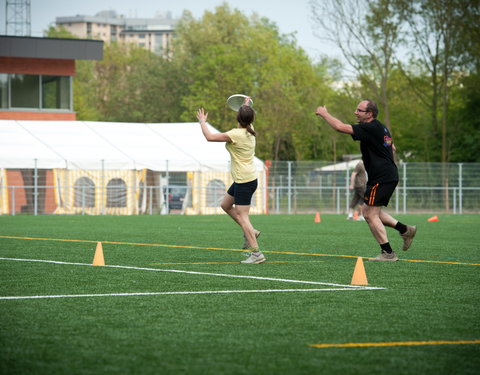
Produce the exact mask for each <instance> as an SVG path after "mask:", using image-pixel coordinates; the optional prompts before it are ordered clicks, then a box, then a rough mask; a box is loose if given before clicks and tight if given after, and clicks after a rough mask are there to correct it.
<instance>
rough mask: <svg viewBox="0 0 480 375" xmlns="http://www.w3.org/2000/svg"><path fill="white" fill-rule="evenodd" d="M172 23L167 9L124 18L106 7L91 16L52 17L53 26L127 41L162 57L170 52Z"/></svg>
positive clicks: (80, 34)
mask: <svg viewBox="0 0 480 375" xmlns="http://www.w3.org/2000/svg"><path fill="white" fill-rule="evenodd" d="M175 23H176V19H173V18H172V15H171V13H170V12H166V13H157V14H156V15H155V17H153V18H127V17H125V16H123V15H118V14H117V13H116V12H115V11H113V10H108V11H102V12H99V13H97V14H96V15H94V16H85V15H76V16H70V17H57V18H56V25H57V26H63V27H64V28H65V29H66V30H68V31H69V32H70V33H72V34H73V35H75V36H77V37H79V38H85V39H100V40H103V41H105V42H119V43H131V44H135V45H137V46H139V47H142V48H145V49H147V50H149V51H151V52H153V53H155V54H157V55H161V56H165V57H166V56H169V54H171V47H172V42H173V38H174V32H175Z"/></svg>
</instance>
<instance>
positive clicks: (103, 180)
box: [100, 159, 107, 215]
mask: <svg viewBox="0 0 480 375" xmlns="http://www.w3.org/2000/svg"><path fill="white" fill-rule="evenodd" d="M106 193H107V191H106V186H105V160H104V159H102V198H101V203H100V204H101V207H102V208H101V210H100V211H101V213H102V215H105V204H106V199H107V198H106V196H107V194H106Z"/></svg>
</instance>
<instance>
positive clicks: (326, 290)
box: [0, 287, 382, 300]
mask: <svg viewBox="0 0 480 375" xmlns="http://www.w3.org/2000/svg"><path fill="white" fill-rule="evenodd" d="M369 289H382V288H371V287H365V288H363V289H352V288H324V289H260V290H200V291H185V292H138V293H102V294H63V295H51V296H8V297H0V300H18V299H41V298H81V297H84V298H85V297H125V296H160V295H177V294H183V295H185V294H233V293H285V292H331V291H340V290H343V291H345V290H349V291H353V290H355V291H356V290H369Z"/></svg>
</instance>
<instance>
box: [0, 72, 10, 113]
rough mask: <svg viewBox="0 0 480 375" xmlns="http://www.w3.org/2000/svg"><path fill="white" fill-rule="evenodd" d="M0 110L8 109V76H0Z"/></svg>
mask: <svg viewBox="0 0 480 375" xmlns="http://www.w3.org/2000/svg"><path fill="white" fill-rule="evenodd" d="M0 108H8V74H0Z"/></svg>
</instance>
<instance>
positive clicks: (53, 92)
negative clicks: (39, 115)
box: [42, 76, 70, 109]
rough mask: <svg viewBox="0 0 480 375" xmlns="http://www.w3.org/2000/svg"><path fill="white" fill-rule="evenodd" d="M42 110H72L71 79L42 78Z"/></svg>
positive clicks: (58, 77)
mask: <svg viewBox="0 0 480 375" xmlns="http://www.w3.org/2000/svg"><path fill="white" fill-rule="evenodd" d="M42 108H50V109H69V108H70V78H69V77H60V76H42Z"/></svg>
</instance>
